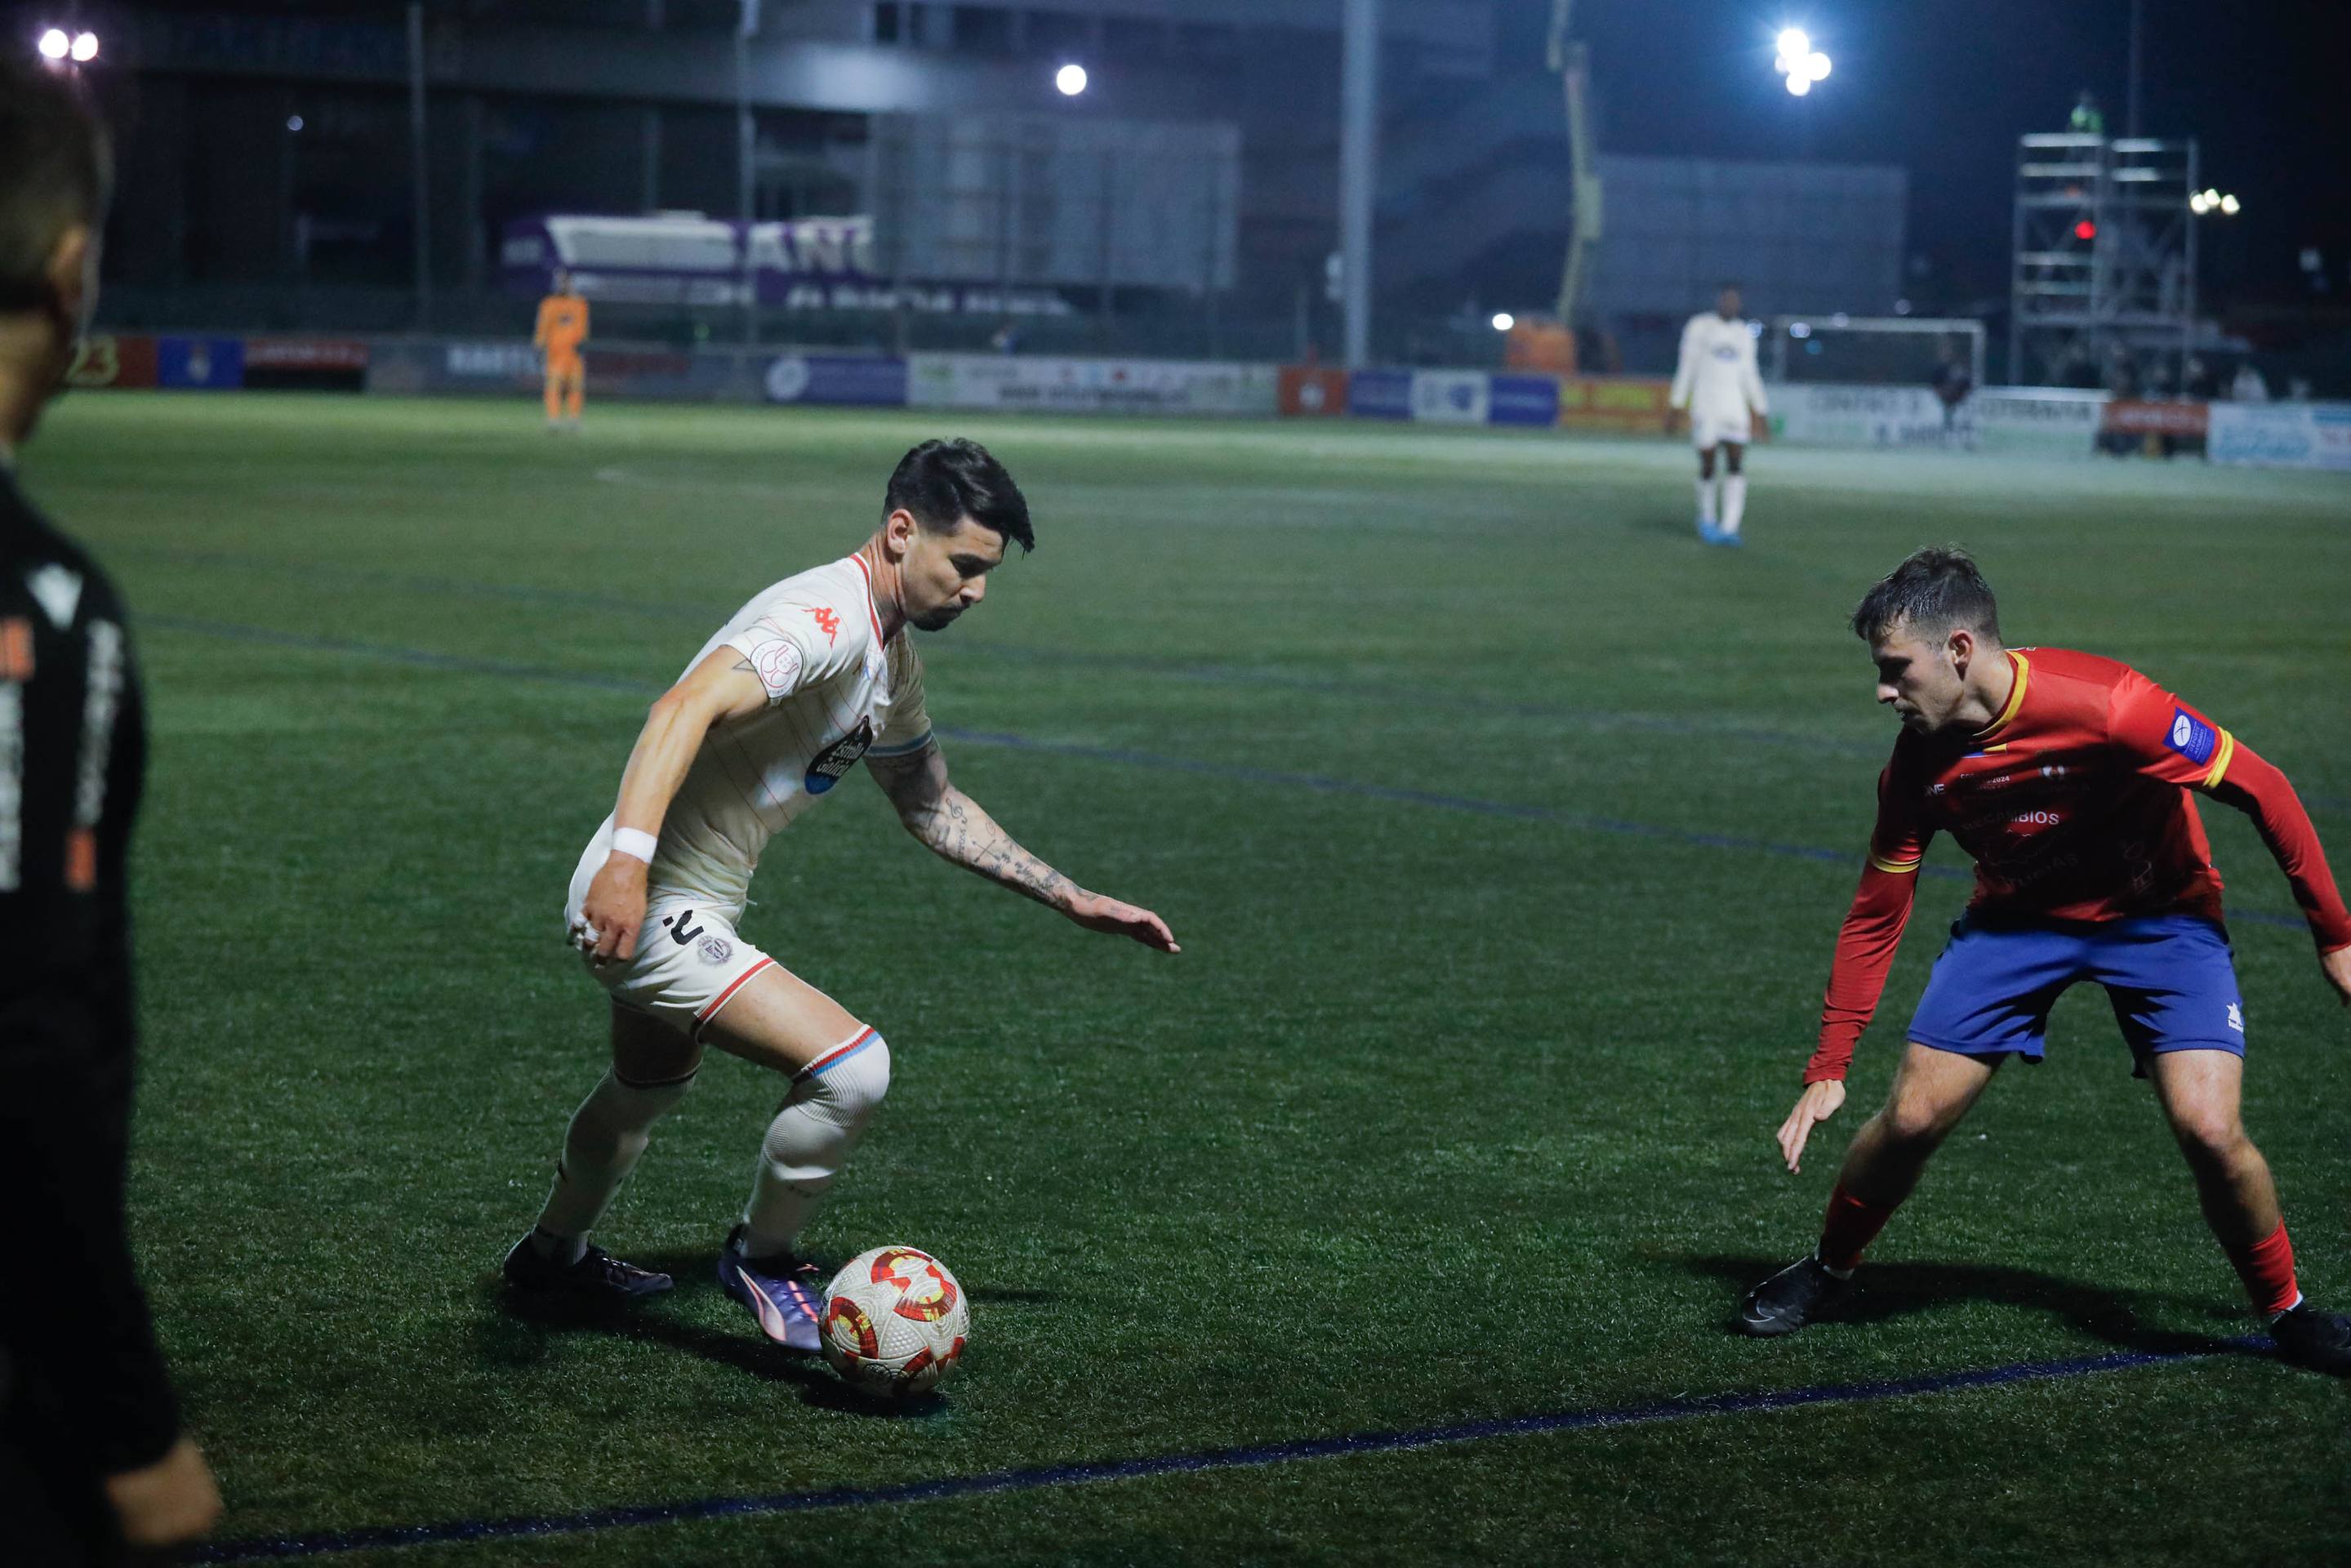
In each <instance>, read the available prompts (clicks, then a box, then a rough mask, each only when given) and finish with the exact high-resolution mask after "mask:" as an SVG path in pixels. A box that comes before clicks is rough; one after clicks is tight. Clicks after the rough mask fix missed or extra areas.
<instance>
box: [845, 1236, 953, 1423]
mask: <svg viewBox="0 0 2351 1568" xmlns="http://www.w3.org/2000/svg"><path fill="white" fill-rule="evenodd" d="M824 1297H825V1300H824V1358H825V1360H827V1361H829V1362H831V1364H832V1369H833V1370H834V1371H835V1372H838V1373H840V1374H841V1376H842V1377H844V1378H846V1379H848V1380H849V1382H850V1383H851V1384H852V1385H855V1386H856V1387H858V1388H860V1389H862V1390H863V1391H864V1392H866V1393H868V1394H875V1395H880V1396H883V1397H884V1398H889V1399H904V1398H906V1397H909V1396H913V1395H916V1394H925V1393H928V1392H929V1391H930V1390H932V1389H934V1388H935V1387H937V1386H938V1385H939V1383H940V1381H941V1380H942V1379H944V1378H945V1377H946V1375H948V1374H949V1373H951V1372H953V1371H954V1370H955V1366H956V1362H957V1361H958V1360H960V1359H961V1358H962V1356H963V1349H964V1346H965V1344H966V1343H968V1342H969V1341H970V1338H971V1303H970V1302H969V1301H967V1300H966V1299H965V1297H964V1293H963V1287H962V1286H961V1285H958V1284H956V1278H955V1276H954V1275H953V1274H950V1273H948V1272H947V1270H946V1265H945V1264H944V1263H941V1262H940V1261H939V1260H937V1259H935V1258H934V1257H932V1256H931V1255H930V1254H929V1253H927V1252H918V1251H916V1250H915V1249H914V1248H912V1247H876V1248H874V1249H872V1251H871V1252H861V1253H859V1254H858V1255H857V1256H856V1257H854V1258H852V1259H851V1260H849V1261H848V1263H847V1264H845V1265H843V1266H842V1268H841V1272H840V1273H838V1274H835V1275H834V1276H833V1277H832V1283H831V1284H830V1285H827V1286H826V1287H825V1291H824Z"/></svg>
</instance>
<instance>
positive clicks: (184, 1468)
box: [0, 62, 220, 1568]
mask: <svg viewBox="0 0 2351 1568" xmlns="http://www.w3.org/2000/svg"><path fill="white" fill-rule="evenodd" d="M111 166H112V158H111V154H110V150H109V145H108V140H107V135H106V131H105V129H104V127H103V126H102V125H101V124H100V123H99V120H98V117H97V115H96V113H95V112H94V110H92V109H91V108H90V107H89V103H88V101H87V99H85V97H84V95H83V93H82V91H81V90H80V86H79V83H78V81H76V80H75V79H73V78H68V77H63V76H57V75H53V74H51V73H49V72H47V71H44V70H40V69H38V68H29V67H18V66H16V65H14V64H11V63H8V62H0V1193H5V1194H7V1196H8V1197H9V1199H10V1203H11V1210H12V1212H11V1214H10V1224H9V1233H8V1242H9V1249H10V1252H11V1255H12V1256H13V1257H14V1258H15V1259H16V1261H17V1263H18V1266H19V1269H20V1270H23V1272H24V1277H20V1278H18V1279H16V1280H15V1281H11V1282H10V1284H9V1286H8V1287H7V1288H6V1289H5V1290H0V1558H5V1559H6V1560H7V1561H8V1562H11V1563H26V1564H33V1563H38V1564H41V1565H42V1568H50V1565H52V1564H70V1563H135V1562H142V1561H148V1562H152V1561H156V1560H159V1559H162V1558H164V1557H166V1556H168V1555H171V1554H173V1549H174V1548H175V1547H177V1546H178V1545H180V1544H181V1543H183V1542H190V1541H193V1540H194V1539H195V1538H197V1537H198V1536H200V1535H202V1534H204V1531H207V1530H209V1529H210V1528H211V1527H212V1523H213V1521H214V1518H215V1517H216V1516H217V1515H218V1513H219V1511H220V1495H219V1493H218V1492H217V1491H216V1490H214V1485H213V1478H212V1473H211V1472H210V1471H209V1470H208V1469H206V1468H205V1466H204V1456H203V1455H202V1454H200V1453H198V1452H197V1451H196V1446H195V1444H194V1443H193V1442H191V1441H190V1440H189V1439H188V1437H187V1436H186V1435H185V1434H184V1433H183V1432H182V1431H181V1430H180V1413H179V1409H178V1406H177V1405H176V1404H175V1403H174V1401H173V1399H172V1385H171V1381H170V1378H169V1376H168V1375H167V1374H166V1373H165V1371H164V1368H163V1357H162V1352H161V1351H160V1350H159V1349H158V1348H157V1346H156V1343H155V1333H154V1328H153V1325H152V1323H151V1322H149V1319H148V1315H147V1301H146V1298H145V1297H144V1296H143V1295H142V1294H141V1291H140V1289H139V1281H138V1280H137V1278H136V1277H135V1275H134V1273H133V1271H132V1269H131V1246H130V1240H129V1238H128V1237H127V1236H126V1235H125V1233H124V1228H123V1207H122V1204H123V1166H124V1160H125V1155H126V1152H127V1148H128V1143H129V1134H130V1124H131V1055H132V1051H133V1048H134V1046H135V1043H136V1041H135V1037H134V1033H133V1029H132V1015H131V932H130V921H129V910H128V907H127V902H126V898H125V891H126V890H125V887H124V871H125V866H126V862H127V859H128V853H127V852H128V850H129V848H130V840H131V818H132V816H133V815H134V814H135V813H136V811H137V810H138V805H139V788H140V774H141V767H142V764H143V762H144V759H145V758H144V754H145V749H146V747H145V735H144V729H143V727H142V723H141V714H140V696H139V682H138V677H137V674H136V673H135V671H134V669H133V666H132V664H131V649H130V644H129V643H128V641H127V639H126V637H125V634H124V622H123V612H122V602H121V601H120V599H118V598H117V597H116V596H115V591H114V587H113V585H112V584H111V583H110V582H109V581H108V580H106V577H105V575H104V574H103V573H101V572H100V571H99V570H98V567H97V565H96V564H95V563H94V562H93V561H91V559H89V556H87V555H85V554H84V553H83V552H82V551H81V550H80V549H78V548H77V547H75V546H74V545H73V544H71V543H69V542H68V540H67V539H65V538H63V537H62V536H60V535H59V534H58V533H57V532H56V531H55V530H54V529H52V528H50V527H49V526H48V524H47V523H46V522H44V521H43V520H42V519H41V517H40V516H39V515H38V514H37V513H36V512H35V511H34V510H33V508H32V507H31V505H30V504H29V503H28V502H26V499H25V497H24V495H23V493H22V492H21V491H20V490H18V488H17V487H16V452H17V450H18V449H19V448H20V447H21V446H22V445H23V444H24V443H25V441H26V437H28V436H29V435H30V434H32V431H33V426H34V424H35V423H36V422H37V420H38V419H39V417H40V413H41V409H42V406H43V405H44V404H46V403H47V402H48V401H49V400H50V398H51V397H53V396H55V395H56V394H57V392H58V390H59V388H60V387H61V385H62V384H63V381H64V377H65V373H66V371H67V368H68V366H69V365H70V364H71V362H72V359H73V354H74V350H75V346H76V343H77V341H78V339H79V337H80V333H81V329H82V326H83V323H84V322H85V321H86V320H87V319H89V311H90V309H91V308H92V307H93V305H94V304H95V303H96V299H97V292H98V249H99V234H100V231H101V229H102V228H103V225H104V221H105V212H106V205H107V197H108V186H109V184H110V172H111Z"/></svg>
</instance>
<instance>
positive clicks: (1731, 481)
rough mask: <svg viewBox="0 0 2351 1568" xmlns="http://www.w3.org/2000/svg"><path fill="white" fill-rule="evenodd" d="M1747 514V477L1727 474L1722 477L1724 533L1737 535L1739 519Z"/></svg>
mask: <svg viewBox="0 0 2351 1568" xmlns="http://www.w3.org/2000/svg"><path fill="white" fill-rule="evenodd" d="M1746 513H1747V476H1746V475H1744V474H1725V475H1724V476H1722V531H1723V532H1724V533H1726V534H1735V533H1737V532H1738V531H1739V519H1740V517H1744V516H1745V515H1746Z"/></svg>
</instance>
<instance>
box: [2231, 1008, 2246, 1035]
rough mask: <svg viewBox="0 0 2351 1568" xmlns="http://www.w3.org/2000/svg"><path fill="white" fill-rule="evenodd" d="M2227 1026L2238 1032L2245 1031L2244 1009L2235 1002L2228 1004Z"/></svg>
mask: <svg viewBox="0 0 2351 1568" xmlns="http://www.w3.org/2000/svg"><path fill="white" fill-rule="evenodd" d="M2229 1027H2230V1028H2231V1029H2232V1030H2236V1031H2237V1032H2238V1033H2239V1034H2242V1033H2244V1032H2245V1009H2243V1008H2241V1007H2240V1006H2238V1005H2237V1004H2236V1003H2235V1002H2231V1003H2230V1004H2229Z"/></svg>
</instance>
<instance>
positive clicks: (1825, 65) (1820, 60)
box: [1789, 52, 1829, 81]
mask: <svg viewBox="0 0 2351 1568" xmlns="http://www.w3.org/2000/svg"><path fill="white" fill-rule="evenodd" d="M1789 74H1790V75H1791V76H1792V75H1794V74H1795V73H1794V72H1792V71H1791V72H1790V73H1789ZM1804 74H1805V75H1806V76H1808V77H1810V78H1813V80H1814V81H1826V80H1828V79H1829V57H1828V56H1826V55H1823V54H1820V53H1817V52H1816V53H1813V54H1809V55H1806V56H1805V57H1804Z"/></svg>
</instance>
